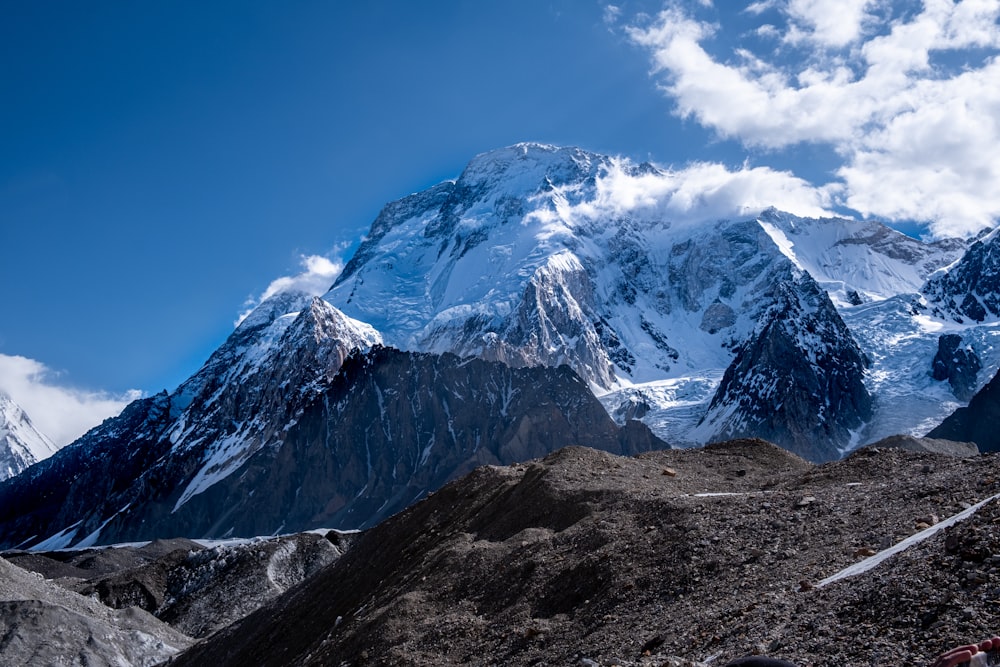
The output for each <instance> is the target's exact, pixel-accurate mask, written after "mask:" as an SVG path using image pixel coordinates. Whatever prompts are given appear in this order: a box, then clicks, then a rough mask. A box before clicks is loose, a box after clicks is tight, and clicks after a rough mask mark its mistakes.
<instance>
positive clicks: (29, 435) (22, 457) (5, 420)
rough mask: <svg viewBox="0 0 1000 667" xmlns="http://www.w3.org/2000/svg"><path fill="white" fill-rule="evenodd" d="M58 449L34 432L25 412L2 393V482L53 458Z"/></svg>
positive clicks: (0, 429) (36, 431) (0, 471)
mask: <svg viewBox="0 0 1000 667" xmlns="http://www.w3.org/2000/svg"><path fill="white" fill-rule="evenodd" d="M58 449H59V448H58V447H56V446H55V444H53V443H52V441H51V440H49V439H48V438H47V437H45V435H43V434H42V433H41V432H40V431H39V430H38V429H36V428H35V426H34V424H32V423H31V420H30V419H29V418H28V415H26V414H24V410H22V409H21V407H20V406H19V405H18V404H17V403H15V402H14V401H13V399H11V397H10V396H8V395H7V394H6V393H5V392H3V391H0V481H2V480H5V479H7V478H9V477H13V476H14V475H17V474H19V473H20V472H21V471H22V470H24V469H25V468H27V467H28V466H30V465H33V464H35V463H38V462H39V461H41V460H43V459H46V458H48V457H50V456H52V455H53V454H55V453H56V451H57V450H58Z"/></svg>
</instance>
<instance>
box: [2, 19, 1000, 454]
mask: <svg viewBox="0 0 1000 667" xmlns="http://www.w3.org/2000/svg"><path fill="white" fill-rule="evenodd" d="M998 14H1000V11H998V8H997V2H994V1H991V0H975V1H974V0H965V2H959V3H955V2H951V1H950V0H928V1H927V2H926V3H923V2H902V1H900V2H888V1H887V0H772V1H764V2H736V1H733V2H730V1H729V0H726V1H725V2H723V0H717V1H716V2H715V3H714V4H713V3H712V2H708V1H707V0H705V1H702V0H691V1H688V2H668V3H662V2H651V1H641V2H640V1H631V0H628V1H623V2H617V3H613V4H611V3H607V2H591V1H588V0H549V1H545V0H542V1H539V0H505V1H503V2H499V1H498V2H492V1H487V0H468V1H466V2H446V1H438V2H433V3H415V2H405V1H393V2H390V1H383V2H377V1H376V2H356V3H348V2H334V1H332V0H328V1H303V2H295V3H277V2H254V1H252V0H250V1H241V2H212V3H204V2H193V1H190V2H186V1H173V2H167V1H165V0H164V1H150V2H142V3H136V2H125V1H124V0H122V1H120V2H110V1H109V2H93V3H76V2H69V1H68V0H67V1H65V2H46V1H42V2H32V3H7V6H6V7H5V9H4V20H3V21H0V128H2V129H0V249H2V252H3V261H2V262H0V284H2V285H3V289H4V299H3V305H2V308H0V389H5V390H6V391H8V392H9V393H11V394H12V395H13V396H14V398H15V400H18V402H20V403H21V404H22V405H23V406H24V407H25V409H26V410H27V411H28V413H29V414H30V415H33V417H34V418H35V421H36V422H38V423H39V425H40V427H41V428H42V430H44V431H47V432H48V433H49V434H50V435H52V436H53V437H54V439H56V440H57V441H58V440H60V439H66V438H69V437H71V433H73V432H75V431H79V430H82V428H85V424H86V423H87V422H88V420H90V422H89V423H93V420H95V419H98V420H99V418H100V417H102V416H107V414H110V413H113V412H114V410H116V409H117V408H118V407H120V405H121V404H122V402H123V401H125V400H127V399H128V398H130V397H133V396H135V395H136V394H137V393H147V394H148V393H152V392H156V391H158V390H160V389H164V388H166V389H172V388H174V387H175V386H176V384H177V383H179V382H180V381H181V380H183V379H184V378H186V377H187V376H188V375H190V374H191V373H192V372H194V371H195V370H197V368H198V367H199V366H200V364H201V363H202V362H203V361H204V360H205V358H206V357H207V356H208V354H209V353H210V352H211V351H212V349H214V348H215V347H216V346H217V345H218V344H220V343H221V342H222V341H223V340H224V339H225V337H226V336H227V335H228V334H229V332H231V330H232V327H233V322H234V320H235V319H236V317H237V316H238V315H239V314H240V313H241V312H243V310H244V309H245V308H246V307H247V304H248V303H252V302H253V301H254V300H255V299H257V298H259V297H260V296H261V295H262V294H263V293H265V292H266V291H267V290H268V289H269V288H271V289H274V288H275V284H276V283H274V282H273V281H274V280H275V279H276V278H278V277H281V276H286V277H288V279H295V278H296V276H297V275H299V274H305V276H306V278H310V279H314V280H315V279H317V272H318V280H320V282H322V281H324V280H326V279H327V278H328V277H329V276H330V275H332V274H333V273H335V271H336V270H337V267H338V266H339V265H340V263H341V262H342V261H344V260H345V259H346V258H348V257H349V255H350V252H351V250H352V248H353V247H355V246H356V244H357V242H358V240H359V239H360V237H361V235H363V234H364V233H365V231H366V230H367V228H368V226H369V225H370V223H371V221H372V220H373V219H374V217H375V216H376V215H377V213H378V211H379V209H380V208H381V206H382V205H383V204H385V203H386V202H388V201H390V200H393V199H396V198H399V197H401V196H404V195H406V194H408V193H410V192H414V191H418V190H420V189H423V188H425V187H428V186H430V185H432V184H434V183H437V182H439V181H441V180H443V179H446V178H452V177H455V176H457V175H458V173H459V172H460V171H461V169H462V167H463V166H464V165H465V163H466V162H467V161H468V160H469V159H470V158H471V157H473V156H474V155H475V154H477V153H480V152H483V151H487V150H490V149H493V148H498V147H501V146H505V145H509V144H512V143H516V142H519V141H529V140H530V141H542V142H547V143H553V144H559V145H577V146H581V147H583V148H586V149H589V150H593V151H597V152H602V153H607V154H615V155H622V156H626V157H629V158H631V159H633V160H651V161H653V162H655V163H657V164H658V165H661V166H663V167H664V168H666V169H670V170H673V171H675V172H676V173H677V174H678V177H679V178H680V177H683V178H686V179H687V182H689V183H691V182H693V183H695V184H698V183H701V182H702V181H699V180H697V179H699V178H703V177H704V174H705V173H707V170H706V168H705V167H718V168H719V169H716V170H715V171H714V172H713V173H714V174H715V176H714V177H713V178H715V179H716V181H712V182H713V183H716V184H717V179H718V178H722V179H723V180H725V179H732V178H740V179H743V181H744V182H749V183H751V184H753V185H755V187H758V189H759V190H760V191H761V192H763V193H765V194H768V193H772V192H773V193H774V197H773V198H774V199H775V201H774V203H775V204H778V205H785V206H786V207H787V208H796V207H797V206H798V207H799V208H800V210H802V211H804V212H809V211H815V210H824V211H833V212H838V213H842V214H848V215H854V216H871V217H876V218H881V219H885V220H889V221H892V222H894V224H897V225H901V226H904V227H905V228H906V229H908V230H910V231H918V232H925V233H934V234H939V235H940V234H970V233H974V232H975V231H977V230H979V229H981V228H983V227H984V226H988V225H992V224H994V223H995V221H996V219H997V217H998V215H1000V191H998V188H1000V186H998V183H1000V162H998V160H1000V158H998V157H997V155H998V154H1000V150H997V149H998V148H1000V146H998V143H1000V91H998V87H1000V84H998V83H997V82H998V81H1000V72H998V69H1000V67H998V65H997V62H996V60H995V58H996V56H997V53H998V47H1000V39H998V36H997V34H998V27H997V16H998ZM695 167H701V169H700V170H699V169H695ZM705 183H706V185H705V187H709V185H707V184H708V181H705ZM734 196H735V195H734ZM783 198H784V199H783ZM734 203H738V202H734ZM320 257H322V258H325V260H323V262H326V263H323V262H321V261H320V260H319V259H318V258H320ZM309 258H312V259H309ZM66 415H73V418H72V419H68V418H67V417H66Z"/></svg>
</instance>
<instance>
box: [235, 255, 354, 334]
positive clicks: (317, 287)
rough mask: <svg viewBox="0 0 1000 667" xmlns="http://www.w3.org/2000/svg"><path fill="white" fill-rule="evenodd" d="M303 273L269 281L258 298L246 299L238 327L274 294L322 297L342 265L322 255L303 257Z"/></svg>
mask: <svg viewBox="0 0 1000 667" xmlns="http://www.w3.org/2000/svg"><path fill="white" fill-rule="evenodd" d="M299 264H300V266H301V267H302V269H303V271H302V272H301V273H298V274H296V275H294V276H282V277H280V278H276V279H274V280H272V281H271V284H269V285H268V286H267V289H265V290H264V291H263V292H262V293H261V294H260V296H258V297H256V298H251V299H248V300H247V302H246V303H245V304H244V309H243V311H242V312H241V313H240V315H239V317H238V318H237V319H236V322H235V325H239V323H240V322H242V321H243V320H244V319H246V317H247V315H249V314H250V313H251V312H253V309H254V308H256V307H257V306H258V305H259V304H260V303H261V302H262V301H264V300H265V299H269V298H271V297H272V296H274V295H275V294H282V293H284V292H305V293H307V294H311V295H313V296H322V295H323V294H326V292H327V291H328V290H329V289H330V286H331V285H333V281H334V280H335V279H336V278H337V276H338V275H340V272H341V271H343V270H344V263H343V262H342V261H340V260H339V259H336V260H331V259H330V258H329V257H324V256H322V255H303V256H301V257H300V258H299Z"/></svg>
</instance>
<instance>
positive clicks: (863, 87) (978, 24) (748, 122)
mask: <svg viewBox="0 0 1000 667" xmlns="http://www.w3.org/2000/svg"><path fill="white" fill-rule="evenodd" d="M699 11H701V10H698V8H697V7H694V6H693V5H691V4H690V3H686V4H684V5H681V4H680V3H675V4H672V5H668V7H667V8H666V9H664V10H663V11H662V12H661V13H660V14H658V15H657V16H656V17H655V18H652V19H648V20H645V21H643V22H641V23H640V22H638V21H637V22H633V23H632V25H630V26H628V27H627V29H626V30H627V34H628V36H629V38H630V39H631V40H632V41H633V42H634V43H635V44H638V45H639V46H641V47H642V48H644V49H645V50H646V51H647V52H648V53H649V55H650V57H651V60H652V63H653V73H654V76H655V77H656V78H657V81H658V83H659V85H660V87H661V89H662V91H663V92H664V94H665V95H667V96H668V97H669V98H670V99H671V100H672V101H673V103H674V105H675V106H674V111H675V113H676V114H677V115H679V116H681V117H683V118H690V119H694V120H696V121H697V122H698V123H700V124H701V125H703V126H705V127H708V128H711V129H712V130H714V131H715V132H716V133H717V134H718V135H719V136H720V137H722V138H725V139H733V140H737V141H739V142H741V143H743V144H744V145H745V146H747V147H757V148H762V149H765V150H768V151H775V152H778V151H791V150H794V148H795V147H796V146H797V145H801V144H804V143H815V144H825V145H828V146H830V147H832V148H833V149H834V150H835V152H836V154H837V155H838V156H839V158H840V160H841V164H840V166H839V168H837V170H836V172H835V177H836V180H835V181H834V182H832V183H830V184H826V185H824V186H823V187H822V188H821V189H822V190H823V191H824V193H827V194H830V193H834V192H836V193H838V194H837V199H836V200H835V202H834V203H835V204H837V205H840V206H846V207H848V208H850V209H853V210H854V211H857V212H858V213H860V214H862V215H864V216H876V217H880V218H886V219H889V220H896V221H900V220H914V221H921V222H927V223H928V224H929V226H930V229H931V231H932V233H934V234H935V235H939V236H946V235H968V234H972V233H975V232H976V231H978V230H980V229H982V228H983V227H987V226H993V225H994V224H995V223H996V221H997V219H998V218H1000V151H998V150H996V147H997V146H1000V0H964V1H962V2H956V1H952V0H926V1H925V2H923V3H916V2H888V1H887V0H771V1H765V2H754V3H749V4H748V5H747V8H746V12H745V13H746V14H748V15H752V16H756V17H758V18H759V19H760V20H761V22H762V23H761V25H760V26H759V27H758V28H757V30H756V32H755V33H754V34H755V36H756V37H757V39H756V40H751V39H744V37H745V36H744V35H737V36H736V37H737V39H735V40H734V39H732V36H731V35H727V34H726V33H725V26H722V25H719V24H717V23H713V22H711V21H709V20H705V19H704V18H700V16H698V15H696V14H697V13H698V12H699ZM702 13H704V12H702ZM765 18H770V19H774V18H779V19H780V21H779V23H780V25H774V24H773V23H764V22H763V21H764V20H765ZM724 37H729V38H730V39H729V40H725V39H723V38H724ZM734 43H735V44H737V45H736V46H733V44H734ZM744 43H745V44H754V45H757V50H756V52H755V51H753V50H751V48H749V47H747V46H744V45H743V44H744ZM760 44H765V45H766V47H765V46H760ZM720 45H721V46H720ZM727 45H728V46H727Z"/></svg>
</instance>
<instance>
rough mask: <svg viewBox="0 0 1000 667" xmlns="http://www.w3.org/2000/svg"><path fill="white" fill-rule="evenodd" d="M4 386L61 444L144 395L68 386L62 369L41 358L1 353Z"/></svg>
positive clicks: (0, 376)
mask: <svg viewBox="0 0 1000 667" xmlns="http://www.w3.org/2000/svg"><path fill="white" fill-rule="evenodd" d="M0 389H2V390H3V391H5V392H6V393H7V394H8V395H9V396H10V397H11V399H13V400H14V402H15V403H17V404H18V405H20V406H21V408H22V409H23V410H24V412H25V413H26V414H27V415H28V418H29V419H31V422H32V423H33V424H34V425H35V428H37V429H38V430H39V431H41V432H42V433H43V434H45V435H46V436H48V437H49V439H50V440H52V442H54V443H55V444H56V445H57V446H59V447H63V446H65V445H67V444H69V443H71V442H73V441H74V440H76V439H77V438H78V437H80V436H81V435H83V434H84V433H86V432H87V431H88V430H90V429H91V428H93V427H94V426H97V425H98V424H100V423H101V422H102V421H104V420H105V419H107V418H108V417H114V416H116V415H117V414H118V413H120V412H121V411H122V408H124V407H125V406H126V405H128V404H129V403H130V402H131V401H134V400H135V399H137V398H140V397H141V396H142V392H140V391H139V390H135V389H133V390H131V391H127V392H125V393H124V394H119V395H116V394H111V393H108V392H103V391H93V390H88V389H78V388H75V387H70V386H66V385H65V384H62V383H61V382H60V378H59V374H58V373H56V372H54V371H53V370H52V369H50V368H48V367H47V366H46V365H45V364H43V363H41V362H40V361H36V360H34V359H29V358H28V357H21V356H12V355H6V354H0Z"/></svg>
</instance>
